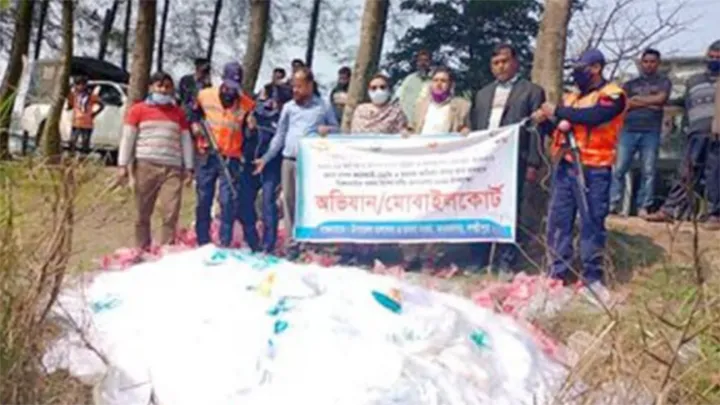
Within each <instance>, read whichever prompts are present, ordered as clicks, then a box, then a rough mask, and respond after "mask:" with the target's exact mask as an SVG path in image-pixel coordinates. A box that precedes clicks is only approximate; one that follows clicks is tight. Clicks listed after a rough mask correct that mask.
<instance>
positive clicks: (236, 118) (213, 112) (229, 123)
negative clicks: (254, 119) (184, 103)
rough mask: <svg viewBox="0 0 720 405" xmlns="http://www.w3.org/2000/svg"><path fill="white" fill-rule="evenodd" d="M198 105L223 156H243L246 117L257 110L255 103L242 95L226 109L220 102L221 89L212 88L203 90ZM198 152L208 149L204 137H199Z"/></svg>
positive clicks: (198, 98)
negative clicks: (243, 130)
mask: <svg viewBox="0 0 720 405" xmlns="http://www.w3.org/2000/svg"><path fill="white" fill-rule="evenodd" d="M197 101H198V104H200V107H201V108H202V110H203V113H204V114H205V122H206V123H207V127H208V128H209V129H210V132H211V134H209V135H211V136H213V137H214V138H215V142H216V143H217V146H218V149H219V151H218V152H220V154H221V155H223V156H227V157H233V158H239V157H241V156H242V144H243V132H242V126H243V121H244V120H245V116H246V115H247V114H250V113H252V111H253V110H254V109H255V102H254V101H253V100H252V99H251V98H250V97H248V96H246V95H244V94H241V95H240V97H239V98H238V100H237V101H236V102H235V105H233V106H232V107H230V108H225V107H223V105H222V102H221V101H220V88H219V87H212V88H207V89H204V90H201V91H200V92H199V93H198V96H197ZM196 142H197V148H198V150H201V151H205V150H207V148H208V144H207V140H206V139H205V138H204V137H197V141H196Z"/></svg>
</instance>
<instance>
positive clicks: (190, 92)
mask: <svg viewBox="0 0 720 405" xmlns="http://www.w3.org/2000/svg"><path fill="white" fill-rule="evenodd" d="M210 86H212V83H211V82H210V61H208V60H207V59H205V58H197V59H195V73H193V74H190V75H185V76H183V77H181V78H180V84H179V86H178V98H179V99H180V106H181V107H182V108H183V109H184V110H185V114H187V115H188V116H190V115H191V111H192V110H193V108H194V105H195V102H196V98H197V95H198V92H199V91H200V90H203V89H206V88H208V87H210Z"/></svg>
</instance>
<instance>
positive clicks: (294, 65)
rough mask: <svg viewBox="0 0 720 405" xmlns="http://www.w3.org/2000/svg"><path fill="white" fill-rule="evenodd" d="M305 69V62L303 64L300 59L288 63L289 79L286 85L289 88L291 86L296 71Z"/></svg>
mask: <svg viewBox="0 0 720 405" xmlns="http://www.w3.org/2000/svg"><path fill="white" fill-rule="evenodd" d="M304 67H305V62H303V60H302V59H293V60H292V62H291V63H290V78H289V79H288V81H287V84H288V85H289V86H292V81H293V77H295V73H297V72H298V70H300V69H302V68H304Z"/></svg>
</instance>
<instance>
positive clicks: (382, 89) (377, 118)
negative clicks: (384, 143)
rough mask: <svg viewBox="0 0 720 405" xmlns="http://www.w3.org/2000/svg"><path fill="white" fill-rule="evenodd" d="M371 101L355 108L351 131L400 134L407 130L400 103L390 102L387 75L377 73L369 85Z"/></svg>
mask: <svg viewBox="0 0 720 405" xmlns="http://www.w3.org/2000/svg"><path fill="white" fill-rule="evenodd" d="M368 96H369V97H370V102H369V103H363V104H360V105H358V106H357V107H356V108H355V112H354V113H353V118H352V121H351V122H350V132H353V133H369V132H372V133H377V134H398V133H402V132H405V131H406V130H407V118H406V117H405V114H404V113H403V112H402V108H401V107H400V105H399V104H398V103H391V102H390V96H391V94H390V85H389V81H388V78H387V76H385V75H383V74H376V75H375V76H373V78H372V79H370V84H369V85H368Z"/></svg>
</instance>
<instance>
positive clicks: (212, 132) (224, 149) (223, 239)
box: [192, 62, 259, 251]
mask: <svg viewBox="0 0 720 405" xmlns="http://www.w3.org/2000/svg"><path fill="white" fill-rule="evenodd" d="M242 76H243V70H242V67H241V66H240V64H239V63H237V62H230V63H228V64H227V65H225V67H224V69H223V76H222V84H221V85H220V86H219V87H211V88H207V89H204V90H202V91H200V93H199V94H198V97H197V108H196V109H195V110H194V111H193V118H192V121H193V125H192V127H193V133H194V134H195V138H196V140H197V141H196V147H197V151H198V153H197V164H196V177H195V183H196V187H197V206H196V209H195V232H196V234H197V238H198V244H199V245H205V244H207V243H210V218H211V216H210V211H211V207H212V203H213V199H214V196H215V186H216V183H217V182H218V180H219V186H220V187H219V194H220V245H222V246H224V247H227V246H230V244H231V243H232V235H233V225H234V223H235V219H237V218H238V217H239V219H240V222H241V224H242V228H243V235H244V237H245V241H246V242H247V244H248V246H249V247H250V249H251V250H253V251H256V250H258V249H259V242H258V235H257V229H256V228H255V221H254V219H253V218H252V210H253V206H252V204H246V203H241V202H240V201H239V197H241V195H242V193H244V192H247V190H246V189H243V188H242V187H240V186H241V185H242V184H241V183H242V180H243V179H242V178H241V174H240V171H241V158H242V147H243V140H244V138H245V135H246V134H247V133H248V129H254V128H255V120H254V119H253V118H252V112H253V110H254V109H255V102H254V101H253V100H252V98H250V97H248V96H247V95H245V94H244V93H243V91H242V87H241V83H242ZM201 121H204V123H203V122H201ZM203 127H204V128H206V129H207V131H205V130H203ZM208 137H213V139H212V140H211V139H208ZM213 141H214V142H213ZM214 144H216V145H217V148H218V150H213V149H214ZM224 166H225V167H227V169H228V171H229V172H230V177H231V179H228V178H227V176H226V175H225V172H224V169H223V167H224ZM233 188H234V189H235V191H236V192H237V193H238V195H237V196H233V194H232V190H233Z"/></svg>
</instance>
